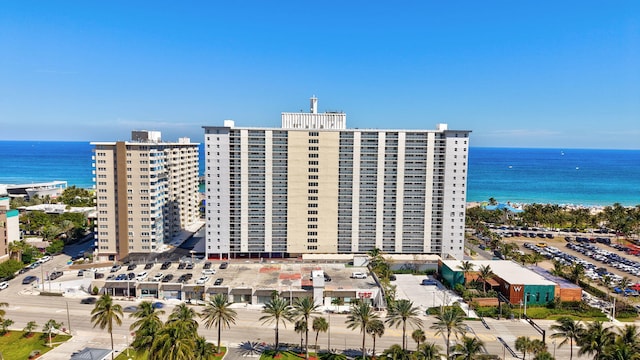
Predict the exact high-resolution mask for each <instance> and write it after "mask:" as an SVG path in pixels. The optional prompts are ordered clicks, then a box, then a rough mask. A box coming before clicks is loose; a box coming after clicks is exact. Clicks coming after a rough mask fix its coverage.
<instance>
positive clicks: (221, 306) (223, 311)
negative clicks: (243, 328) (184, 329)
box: [200, 294, 238, 353]
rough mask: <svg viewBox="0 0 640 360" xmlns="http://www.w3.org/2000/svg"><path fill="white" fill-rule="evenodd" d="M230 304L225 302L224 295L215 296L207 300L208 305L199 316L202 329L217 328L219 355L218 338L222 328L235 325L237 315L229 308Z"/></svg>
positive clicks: (218, 349) (218, 350)
mask: <svg viewBox="0 0 640 360" xmlns="http://www.w3.org/2000/svg"><path fill="white" fill-rule="evenodd" d="M230 306H231V303H230V302H228V301H227V297H226V296H224V294H216V295H215V296H212V297H211V298H210V299H209V303H208V304H207V305H206V307H205V308H204V310H202V314H200V316H201V317H202V319H203V320H204V327H205V328H207V329H208V328H210V327H211V326H212V325H216V326H217V327H218V348H217V352H218V353H220V336H221V334H222V327H223V326H224V327H226V328H229V327H231V324H235V323H236V316H238V313H237V312H236V311H235V310H233V309H231V308H230Z"/></svg>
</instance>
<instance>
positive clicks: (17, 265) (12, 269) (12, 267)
mask: <svg viewBox="0 0 640 360" xmlns="http://www.w3.org/2000/svg"><path fill="white" fill-rule="evenodd" d="M22 266H23V265H22V263H21V262H20V261H18V260H7V261H5V262H3V263H0V279H5V278H6V279H11V278H13V276H14V274H15V273H16V272H17V271H18V270H20V269H22Z"/></svg>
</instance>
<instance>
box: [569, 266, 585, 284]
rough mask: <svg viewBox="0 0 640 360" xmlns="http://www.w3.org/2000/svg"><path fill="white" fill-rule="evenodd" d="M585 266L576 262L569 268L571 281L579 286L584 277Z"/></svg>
mask: <svg viewBox="0 0 640 360" xmlns="http://www.w3.org/2000/svg"><path fill="white" fill-rule="evenodd" d="M584 271H585V270H584V265H582V264H581V263H579V262H575V263H573V264H572V265H571V267H570V268H569V277H570V279H571V281H573V282H574V283H576V284H578V283H579V282H580V280H581V279H582V278H583V277H584Z"/></svg>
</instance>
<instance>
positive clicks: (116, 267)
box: [110, 264, 122, 273]
mask: <svg viewBox="0 0 640 360" xmlns="http://www.w3.org/2000/svg"><path fill="white" fill-rule="evenodd" d="M120 269H122V265H118V264H115V265H113V266H112V267H111V270H110V271H111V272H112V273H114V272H118V271H119V270H120Z"/></svg>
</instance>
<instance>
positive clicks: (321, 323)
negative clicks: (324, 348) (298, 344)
mask: <svg viewBox="0 0 640 360" xmlns="http://www.w3.org/2000/svg"><path fill="white" fill-rule="evenodd" d="M311 328H312V329H313V331H315V332H316V342H315V345H314V347H313V348H314V349H316V354H317V353H318V352H319V351H318V335H320V332H327V330H329V323H328V322H327V319H325V318H323V317H317V318H314V319H313V323H312V324H311Z"/></svg>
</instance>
